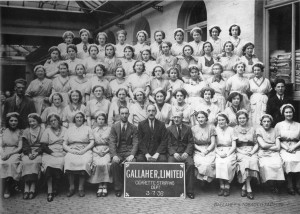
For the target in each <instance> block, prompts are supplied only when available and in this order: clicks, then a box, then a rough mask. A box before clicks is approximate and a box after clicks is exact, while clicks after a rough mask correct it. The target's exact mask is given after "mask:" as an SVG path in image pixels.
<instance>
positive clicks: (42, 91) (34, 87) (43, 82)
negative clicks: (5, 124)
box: [25, 65, 52, 114]
mask: <svg viewBox="0 0 300 214" xmlns="http://www.w3.org/2000/svg"><path fill="white" fill-rule="evenodd" d="M33 71H34V73H35V75H36V76H37V78H36V79H35V80H33V81H31V83H30V84H29V86H28V88H27V90H26V92H25V94H26V96H29V97H31V98H32V100H33V102H34V106H35V110H36V112H37V113H38V114H41V113H42V111H43V110H44V109H45V107H47V106H48V102H49V96H50V94H51V89H52V81H51V80H49V79H47V78H46V77H45V76H46V69H45V68H44V66H42V65H37V66H35V68H34V70H33Z"/></svg>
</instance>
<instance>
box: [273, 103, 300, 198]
mask: <svg viewBox="0 0 300 214" xmlns="http://www.w3.org/2000/svg"><path fill="white" fill-rule="evenodd" d="M280 113H281V114H282V115H283V116H284V121H282V122H279V123H277V124H276V126H275V132H276V143H278V142H280V146H281V151H280V155H281V158H282V160H283V169H284V172H285V173H286V180H287V191H288V193H289V194H291V195H295V189H294V187H296V192H297V193H298V194H299V195H300V150H299V147H300V123H298V122H295V121H294V120H293V117H294V115H295V108H294V106H293V105H291V104H284V105H283V106H281V108H280ZM293 179H294V180H295V181H296V183H293Z"/></svg>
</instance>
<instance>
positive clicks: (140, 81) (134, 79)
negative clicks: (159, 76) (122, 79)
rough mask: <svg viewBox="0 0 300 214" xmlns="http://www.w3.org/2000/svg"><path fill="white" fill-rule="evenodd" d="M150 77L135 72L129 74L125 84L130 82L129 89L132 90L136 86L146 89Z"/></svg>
mask: <svg viewBox="0 0 300 214" xmlns="http://www.w3.org/2000/svg"><path fill="white" fill-rule="evenodd" d="M149 81H150V77H149V76H148V75H147V74H145V73H142V75H137V74H136V73H133V74H130V75H129V77H128V78H127V80H126V82H127V84H129V83H130V84H131V90H132V91H134V90H135V89H136V88H142V89H144V91H146V87H147V86H149Z"/></svg>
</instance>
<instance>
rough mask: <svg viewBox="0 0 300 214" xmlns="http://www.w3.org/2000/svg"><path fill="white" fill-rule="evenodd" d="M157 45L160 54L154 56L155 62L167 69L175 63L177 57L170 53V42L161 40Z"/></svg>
mask: <svg viewBox="0 0 300 214" xmlns="http://www.w3.org/2000/svg"><path fill="white" fill-rule="evenodd" d="M159 47H160V49H161V52H162V54H161V55H160V56H159V57H157V58H156V63H157V64H160V65H161V66H162V67H163V68H164V69H165V71H168V70H169V69H170V68H171V67H174V66H175V65H177V58H176V57H175V56H173V55H172V54H171V47H172V43H171V42H167V41H163V42H162V43H161V44H160V46H159Z"/></svg>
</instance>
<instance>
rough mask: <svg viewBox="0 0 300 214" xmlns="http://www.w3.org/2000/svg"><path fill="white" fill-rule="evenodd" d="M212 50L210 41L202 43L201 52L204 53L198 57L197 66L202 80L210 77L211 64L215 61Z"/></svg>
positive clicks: (211, 72) (211, 73) (211, 74)
mask: <svg viewBox="0 0 300 214" xmlns="http://www.w3.org/2000/svg"><path fill="white" fill-rule="evenodd" d="M213 50H214V48H213V46H212V44H211V43H210V42H204V43H203V52H204V55H203V56H200V57H199V58H198V67H199V69H200V71H201V73H202V76H203V80H205V81H206V80H208V79H210V78H212V76H213V75H214V74H213V71H212V66H213V65H214V64H215V63H216V61H215V59H214V57H213V55H212V51H213Z"/></svg>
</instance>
